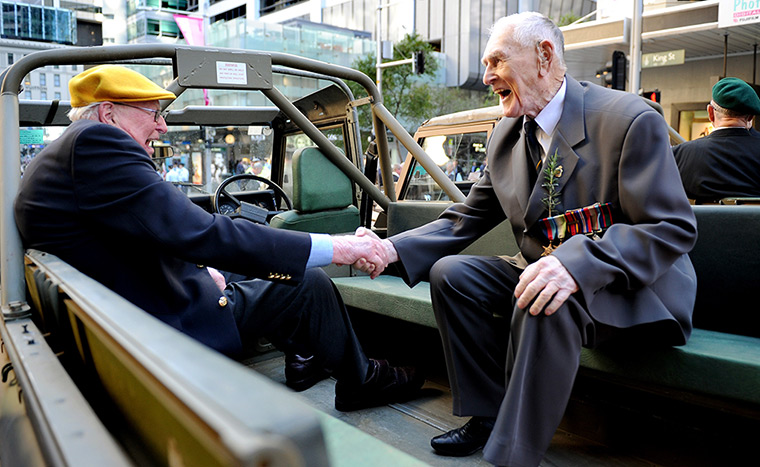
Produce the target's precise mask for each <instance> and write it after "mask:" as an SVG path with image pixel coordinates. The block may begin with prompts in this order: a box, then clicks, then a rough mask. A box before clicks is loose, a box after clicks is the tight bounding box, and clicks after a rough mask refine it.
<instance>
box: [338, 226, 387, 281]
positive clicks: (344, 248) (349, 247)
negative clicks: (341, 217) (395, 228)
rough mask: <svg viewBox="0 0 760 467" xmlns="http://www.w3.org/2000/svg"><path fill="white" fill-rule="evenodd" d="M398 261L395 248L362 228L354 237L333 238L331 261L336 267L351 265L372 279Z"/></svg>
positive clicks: (357, 230)
mask: <svg viewBox="0 0 760 467" xmlns="http://www.w3.org/2000/svg"><path fill="white" fill-rule="evenodd" d="M396 261H398V253H397V252H396V248H394V246H393V244H392V243H391V242H390V241H389V240H387V239H386V240H382V239H380V237H378V236H377V235H375V234H374V233H373V232H372V231H371V230H368V229H366V228H364V227H359V228H358V229H356V233H355V234H354V235H342V236H336V237H333V259H332V262H333V263H335V264H337V265H344V264H351V265H353V266H354V267H355V268H357V269H359V270H360V271H363V272H366V273H368V274H369V275H370V278H372V279H374V278H376V277H377V276H379V275H380V273H382V272H383V271H384V270H385V268H386V267H387V266H388V265H389V264H390V263H394V262H396Z"/></svg>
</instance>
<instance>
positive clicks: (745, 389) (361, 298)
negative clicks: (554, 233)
mask: <svg viewBox="0 0 760 467" xmlns="http://www.w3.org/2000/svg"><path fill="white" fill-rule="evenodd" d="M333 282H335V285H337V287H338V290H340V293H341V295H342V296H343V301H344V303H345V304H346V305H347V306H349V307H352V308H355V309H359V310H367V311H372V312H375V313H379V314H382V315H385V316H388V317H391V318H396V319H401V320H403V321H407V322H411V323H416V324H419V325H422V326H428V327H436V323H435V316H434V314H433V305H432V303H431V301H430V284H429V283H428V282H421V283H420V284H417V285H416V286H415V287H414V288H409V287H408V286H407V285H406V284H405V283H404V281H403V280H402V279H401V278H400V277H396V276H380V277H378V278H377V279H374V280H372V279H370V278H369V277H368V276H356V277H341V278H335V279H333ZM581 367H584V368H589V369H592V370H596V371H600V372H604V373H608V374H610V375H614V376H616V377H620V378H626V379H630V378H633V379H636V380H638V381H641V382H642V383H647V384H654V385H661V386H673V387H674V388H677V389H680V390H684V391H689V392H701V393H705V394H709V395H713V396H721V397H728V398H731V399H736V400H737V401H741V402H749V403H753V404H758V405H760V339H758V338H756V337H748V336H739V335H735V334H728V333H723V332H717V331H709V330H705V329H694V332H693V333H692V336H691V339H690V340H689V343H688V344H687V345H685V346H682V347H673V348H667V349H658V350H653V351H641V350H640V349H636V351H635V352H629V353H626V354H624V355H623V354H621V353H620V352H615V351H611V350H608V349H605V350H591V349H583V350H582V352H581Z"/></svg>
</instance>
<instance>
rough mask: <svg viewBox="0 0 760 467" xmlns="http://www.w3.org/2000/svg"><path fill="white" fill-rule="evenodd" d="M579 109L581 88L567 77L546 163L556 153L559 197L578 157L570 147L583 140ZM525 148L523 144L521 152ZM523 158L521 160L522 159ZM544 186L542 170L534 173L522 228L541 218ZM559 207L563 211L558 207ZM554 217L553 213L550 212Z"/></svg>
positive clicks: (584, 131)
mask: <svg viewBox="0 0 760 467" xmlns="http://www.w3.org/2000/svg"><path fill="white" fill-rule="evenodd" d="M584 115H585V113H584V107H583V86H581V85H580V83H578V82H577V81H576V80H574V79H573V78H571V77H569V76H567V89H566V92H565V102H564V105H563V107H562V116H561V117H560V119H559V122H558V123H557V128H556V129H555V131H554V137H553V138H552V141H551V144H550V145H549V153H548V154H547V160H548V158H549V157H551V156H553V155H554V153H555V151H556V153H557V164H558V165H560V166H562V176H561V177H560V178H559V180H558V183H559V186H558V187H557V191H559V192H560V196H561V194H562V190H563V189H564V187H565V185H566V184H567V181H568V180H569V179H570V178H571V176H572V174H573V171H574V170H575V167H576V165H577V164H578V154H576V152H575V150H573V148H574V147H575V146H576V145H578V144H579V143H581V142H582V141H583V140H584V139H585V138H586V122H585V120H584ZM524 147H525V145H524V144H523V152H525V150H524ZM523 159H525V157H524V156H523ZM543 183H544V174H543V170H542V171H541V173H539V174H538V183H536V186H535V187H534V189H533V192H532V193H531V194H530V198H529V199H528V201H527V209H525V211H524V212H525V217H524V221H525V225H526V226H528V227H530V226H532V225H533V224H534V223H535V222H536V221H537V220H539V219H540V218H541V217H543V216H544V215H545V207H544V203H543V201H542V200H543V198H544V197H546V190H545V189H544V188H543V187H542V186H541V185H542V184H543ZM560 208H564V207H563V206H562V205H560ZM552 214H554V215H556V214H557V213H552Z"/></svg>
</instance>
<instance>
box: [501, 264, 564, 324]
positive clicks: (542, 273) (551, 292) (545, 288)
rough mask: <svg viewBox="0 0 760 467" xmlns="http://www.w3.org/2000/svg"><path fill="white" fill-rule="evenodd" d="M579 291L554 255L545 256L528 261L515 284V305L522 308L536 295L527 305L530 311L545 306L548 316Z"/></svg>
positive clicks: (541, 308) (543, 308) (537, 312)
mask: <svg viewBox="0 0 760 467" xmlns="http://www.w3.org/2000/svg"><path fill="white" fill-rule="evenodd" d="M577 291H578V284H577V283H576V282H575V279H573V276H571V275H570V273H569V272H568V271H567V269H565V266H563V265H562V263H561V262H560V261H559V260H558V259H557V258H556V257H554V256H551V255H549V256H545V257H543V258H541V259H539V260H538V261H536V262H535V263H533V264H530V265H528V267H526V268H525V270H524V271H523V273H522V274H520V282H519V283H518V284H517V287H516V288H515V297H516V298H517V306H518V307H519V308H522V309H524V308H525V307H527V306H528V305H529V304H530V302H531V301H532V300H533V299H534V298H535V299H536V301H535V302H534V303H533V305H532V306H531V307H530V310H528V311H529V312H530V314H531V315H533V316H536V315H538V314H539V313H541V310H544V313H546V315H547V316H549V315H551V314H553V313H554V312H555V311H557V310H558V309H559V307H560V306H562V304H563V303H565V301H566V300H567V299H568V297H570V295H572V294H573V293H575V292H577Z"/></svg>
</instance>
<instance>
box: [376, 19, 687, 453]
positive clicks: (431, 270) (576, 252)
mask: <svg viewBox="0 0 760 467" xmlns="http://www.w3.org/2000/svg"><path fill="white" fill-rule="evenodd" d="M563 47H564V39H563V37H562V33H561V31H560V30H559V29H558V28H557V27H556V26H555V25H554V24H553V23H552V22H551V21H550V20H548V19H547V18H545V17H544V16H542V15H540V14H538V13H521V14H517V15H512V16H508V17H505V18H502V19H500V20H499V21H498V22H497V23H496V24H495V25H494V27H493V29H492V32H491V37H490V39H489V41H488V43H487V46H486V49H485V52H484V54H483V59H482V60H483V64H484V65H485V67H486V71H485V76H484V78H483V81H484V82H485V84H487V85H489V86H491V88H492V89H493V91H494V92H495V93H496V94H498V95H499V97H500V99H501V106H502V108H503V111H504V115H505V117H506V118H504V119H502V121H501V122H500V123H499V125H498V127H497V128H496V129H495V130H494V133H493V135H492V137H491V139H490V141H489V144H488V150H487V151H488V161H489V162H488V168H487V169H486V170H485V174H484V175H483V177H482V178H481V179H480V180H479V181H478V182H477V183H476V184H475V185H474V186H473V187H472V190H471V191H470V193H469V195H468V197H467V199H466V200H465V202H464V203H461V204H455V205H453V206H451V207H450V208H449V209H447V210H446V211H445V212H444V213H443V214H442V215H441V216H440V218H439V219H437V220H436V221H433V222H431V223H430V224H427V225H425V226H422V227H420V228H418V229H415V230H411V231H407V232H405V233H402V234H399V235H396V236H393V237H391V238H389V239H387V240H384V245H385V249H386V255H387V258H386V260H387V262H394V261H400V263H401V268H400V269H401V271H402V275H403V276H404V279H405V280H406V281H407V283H408V284H410V285H414V284H415V283H417V282H419V281H420V280H426V279H429V280H430V282H431V295H432V300H433V307H434V309H435V314H436V319H437V322H438V327H439V329H440V333H441V337H442V341H443V346H444V351H445V356H446V362H447V368H448V372H449V379H450V382H451V388H452V392H453V396H454V404H453V405H454V413H455V414H456V415H460V416H471V417H472V418H471V419H470V421H468V422H467V423H466V424H465V425H464V426H463V427H461V428H457V429H455V430H452V431H450V432H448V433H445V434H443V435H440V436H437V437H435V438H433V440H432V441H431V444H432V446H433V448H434V449H435V450H436V451H437V452H439V453H440V454H443V455H453V456H463V455H469V454H471V453H474V452H476V451H477V450H479V449H480V448H483V447H484V446H485V447H484V457H485V459H486V460H488V461H489V462H491V463H493V464H497V465H519V466H533V465H538V464H539V462H540V461H541V459H542V458H543V455H544V453H545V451H546V449H547V448H548V446H549V444H550V442H551V439H552V436H553V434H554V432H555V430H556V428H557V426H558V425H559V422H560V420H561V418H562V415H563V413H564V410H565V407H566V405H567V401H568V399H569V396H570V391H571V388H572V385H573V381H574V379H575V375H576V372H577V370H578V366H579V356H580V351H581V347H582V346H587V347H595V346H598V345H600V344H602V343H604V342H606V341H609V340H610V339H611V338H614V339H615V340H616V341H619V340H620V339H625V338H629V339H636V340H637V343H636V345H640V346H652V345H681V344H684V343H685V342H686V340H687V339H688V337H689V335H690V332H691V314H692V308H693V304H694V299H695V294H696V277H695V274H694V269H693V268H692V265H691V263H690V261H689V258H688V256H687V253H688V252H689V251H690V250H691V248H692V247H693V245H694V243H695V241H696V223H695V219H694V215H693V213H692V210H691V207H690V206H689V203H688V200H687V198H686V195H685V193H684V190H683V188H682V187H681V184H680V183H679V176H678V170H677V169H676V165H675V163H674V161H673V155H672V152H671V149H670V145H669V142H668V132H667V125H666V123H665V121H664V120H663V119H662V117H661V116H660V115H659V114H658V113H656V112H655V111H653V110H652V109H651V108H650V107H649V106H648V105H646V104H645V103H644V102H643V101H642V99H641V98H639V97H637V96H634V95H632V94H626V93H623V92H619V91H613V90H609V89H605V88H602V87H599V86H596V85H594V84H590V83H585V82H578V81H576V80H574V79H573V78H571V77H569V76H566V75H565V70H566V66H565V64H564V61H563ZM505 218H506V219H508V220H509V222H510V224H511V227H512V230H513V232H514V236H515V239H516V240H517V244H518V246H519V248H520V254H518V255H517V256H516V257H482V256H464V255H456V253H457V252H459V251H461V250H462V249H463V248H464V247H465V246H467V245H468V244H470V243H471V242H473V241H474V240H475V239H477V238H478V237H480V236H481V235H483V234H485V233H486V232H488V231H489V230H490V229H491V228H492V227H494V226H495V225H497V224H498V223H499V222H501V221H502V220H504V219H505ZM362 234H364V235H370V233H362ZM384 266H385V264H381V265H367V268H366V269H367V270H371V269H373V267H374V271H373V272H372V274H373V275H377V274H378V273H379V271H381V270H382V269H383V267H384Z"/></svg>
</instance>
